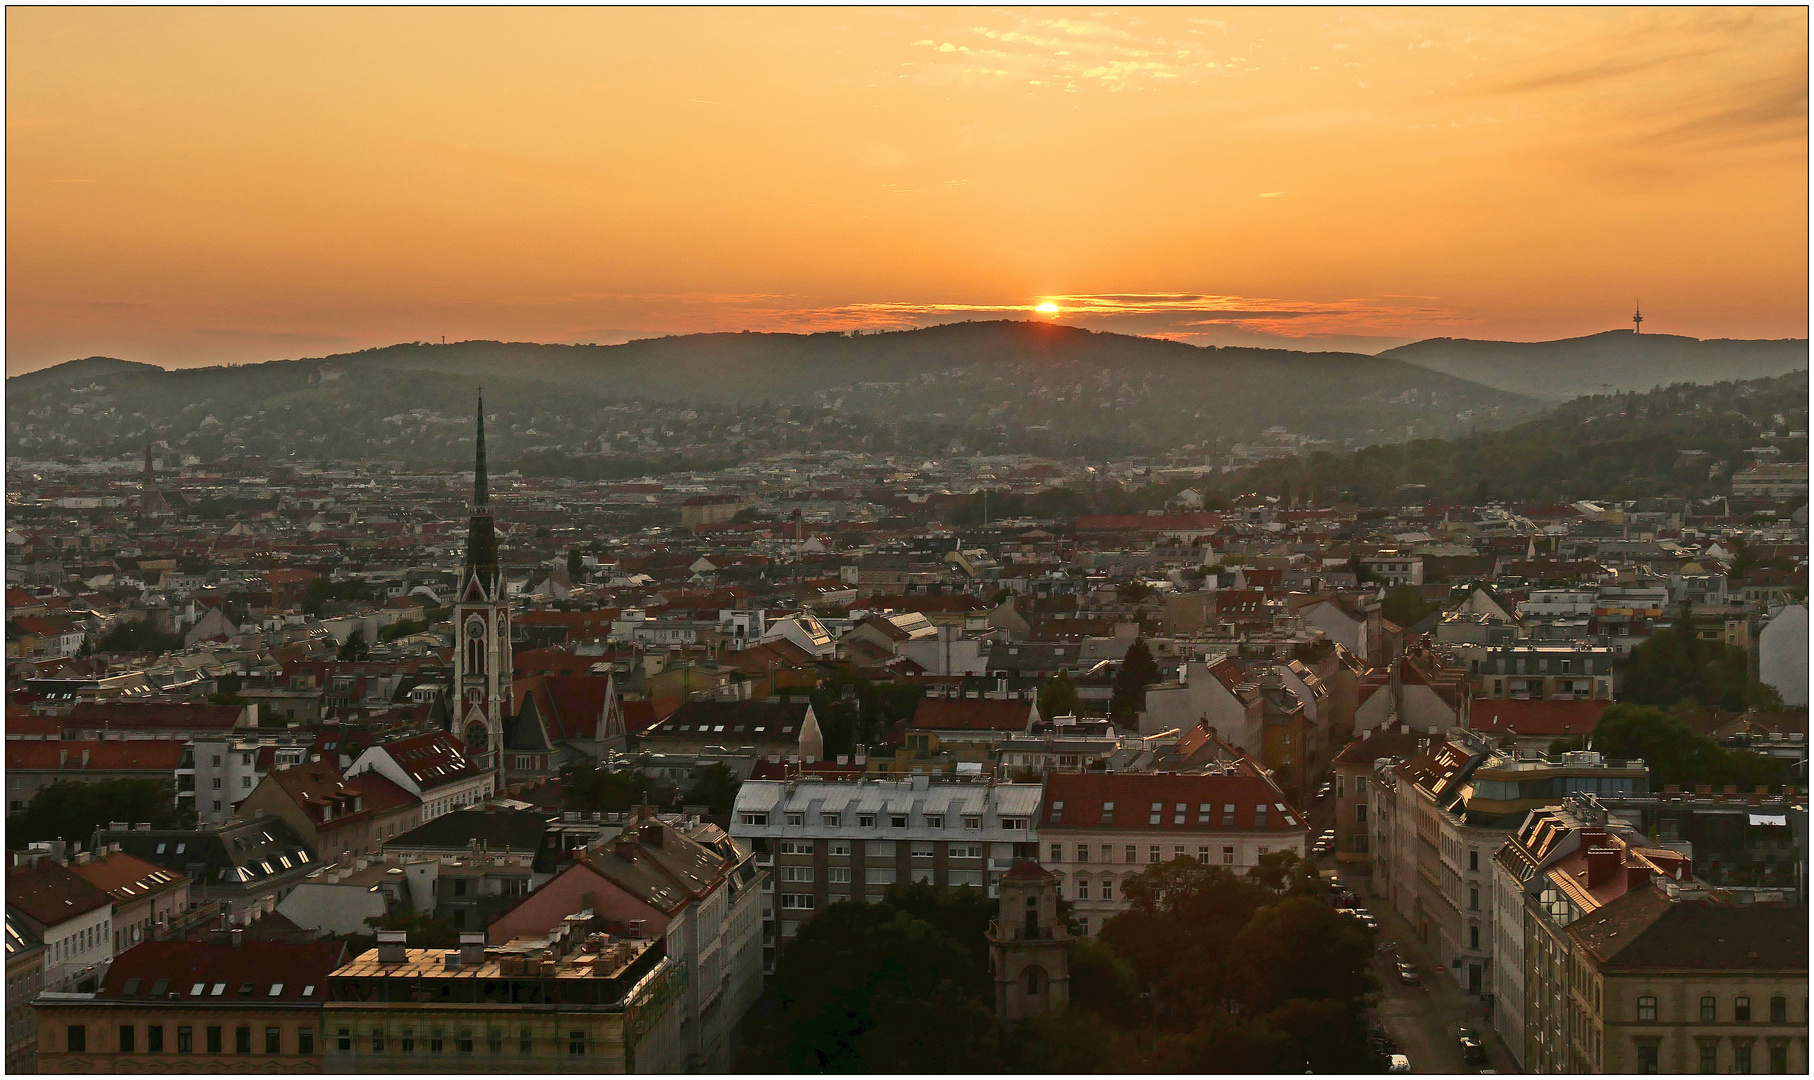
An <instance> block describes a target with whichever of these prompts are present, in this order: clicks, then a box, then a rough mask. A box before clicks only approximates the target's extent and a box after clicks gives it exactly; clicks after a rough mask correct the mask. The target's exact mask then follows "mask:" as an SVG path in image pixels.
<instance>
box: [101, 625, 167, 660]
mask: <svg viewBox="0 0 1814 1080" xmlns="http://www.w3.org/2000/svg"><path fill="white" fill-rule="evenodd" d="M96 647H97V648H98V649H100V651H102V652H110V653H165V652H172V651H174V650H176V649H180V648H182V647H183V635H181V634H166V633H164V632H163V631H162V630H159V629H158V628H157V627H155V626H153V625H151V624H150V623H148V622H145V621H144V620H142V619H140V620H135V621H132V622H122V623H115V624H114V625H113V628H112V629H110V630H108V631H107V632H106V633H105V634H102V635H101V640H100V642H99V643H98V644H97V646H96Z"/></svg>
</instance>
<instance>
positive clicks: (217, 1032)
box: [208, 1025, 222, 1054]
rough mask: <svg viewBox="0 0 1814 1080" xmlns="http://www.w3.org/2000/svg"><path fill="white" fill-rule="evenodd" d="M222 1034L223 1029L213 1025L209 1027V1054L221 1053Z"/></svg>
mask: <svg viewBox="0 0 1814 1080" xmlns="http://www.w3.org/2000/svg"><path fill="white" fill-rule="evenodd" d="M221 1034H222V1029H221V1028H219V1027H216V1026H212V1025H210V1026H209V1028H208V1053H210V1054H218V1053H220V1052H221V1050H220V1048H221Z"/></svg>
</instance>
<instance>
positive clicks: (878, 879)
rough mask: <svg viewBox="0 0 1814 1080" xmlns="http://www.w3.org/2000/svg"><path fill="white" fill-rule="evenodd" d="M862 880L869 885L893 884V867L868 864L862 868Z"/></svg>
mask: <svg viewBox="0 0 1814 1080" xmlns="http://www.w3.org/2000/svg"><path fill="white" fill-rule="evenodd" d="M863 880H864V881H865V882H867V883H869V884H871V885H893V884H894V867H892V866H869V867H865V868H864V869H863Z"/></svg>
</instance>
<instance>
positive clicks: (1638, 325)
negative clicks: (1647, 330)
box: [1631, 301, 1644, 334]
mask: <svg viewBox="0 0 1814 1080" xmlns="http://www.w3.org/2000/svg"><path fill="white" fill-rule="evenodd" d="M1633 306H1634V308H1635V310H1633V311H1632V313H1631V332H1632V333H1634V334H1642V333H1643V332H1644V304H1643V302H1642V301H1638V302H1637V303H1635V304H1634V305H1633Z"/></svg>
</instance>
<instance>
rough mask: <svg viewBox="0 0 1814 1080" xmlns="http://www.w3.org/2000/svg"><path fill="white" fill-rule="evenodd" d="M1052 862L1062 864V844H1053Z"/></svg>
mask: <svg viewBox="0 0 1814 1080" xmlns="http://www.w3.org/2000/svg"><path fill="white" fill-rule="evenodd" d="M1052 861H1053V862H1064V845H1063V844H1053V845H1052Z"/></svg>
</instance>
